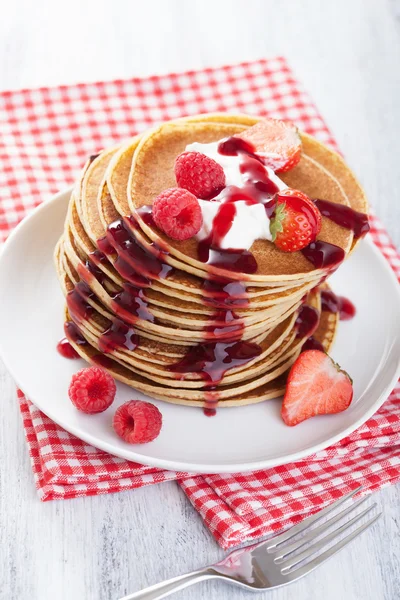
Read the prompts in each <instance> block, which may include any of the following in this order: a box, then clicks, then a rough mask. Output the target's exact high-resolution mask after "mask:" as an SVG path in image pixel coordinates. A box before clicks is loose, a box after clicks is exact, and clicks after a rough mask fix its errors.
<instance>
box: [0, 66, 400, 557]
mask: <svg viewBox="0 0 400 600" xmlns="http://www.w3.org/2000/svg"><path fill="white" fill-rule="evenodd" d="M220 110H223V111H230V112H246V113H249V114H257V115H268V116H272V117H276V118H283V119H285V118H287V119H291V120H293V121H295V122H296V123H297V124H298V125H299V127H300V128H301V129H302V130H304V131H307V132H308V133H310V134H311V135H314V136H315V137H317V138H318V139H320V140H321V141H323V142H325V143H327V144H330V145H331V146H333V147H335V142H334V140H333V138H332V135H331V134H330V132H329V130H328V129H327V127H326V125H325V124H324V122H323V120H322V118H321V116H320V114H319V113H318V111H317V110H316V108H315V106H314V105H313V103H312V102H311V100H310V98H309V97H308V95H307V94H306V93H305V91H304V90H303V88H302V86H301V85H300V84H299V83H298V82H297V81H296V79H295V78H294V76H293V74H292V72H291V70H290V68H289V67H288V65H287V63H286V61H285V59H284V58H282V57H277V58H273V59H268V60H266V59H263V60H258V61H254V62H247V63H241V64H238V65H229V66H223V67H219V68H213V69H204V70H201V71H189V72H186V73H174V74H170V75H163V76H154V77H148V78H143V79H138V78H133V79H129V80H123V81H122V80H119V81H112V82H100V83H91V84H80V85H73V86H60V87H56V88H41V89H36V90H21V91H15V92H4V93H2V94H0V241H2V240H4V239H5V238H6V237H7V235H8V233H9V232H10V231H11V229H12V228H13V227H14V226H15V225H16V224H17V223H18V222H19V221H20V220H21V218H22V217H24V216H25V215H26V214H27V213H28V212H29V211H30V210H31V209H32V208H33V207H34V206H36V205H37V204H39V203H40V202H42V201H43V200H45V199H46V198H49V197H50V196H51V195H52V194H53V193H55V192H57V191H58V190H60V189H62V188H63V187H65V186H66V185H68V184H71V183H72V182H73V180H74V178H75V177H76V175H77V173H78V171H79V169H80V168H81V166H82V164H83V162H84V160H85V158H86V156H88V155H89V154H93V153H94V152H96V151H98V150H99V149H101V148H103V147H105V146H110V145H112V144H114V143H116V142H121V140H123V139H124V138H127V137H130V136H132V135H134V134H136V133H138V132H140V131H143V130H144V129H146V128H148V127H149V126H151V125H154V124H156V123H158V122H161V121H164V120H166V119H171V118H175V117H180V116H184V115H187V114H196V113H201V112H211V111H220ZM371 224H372V229H371V235H372V238H373V240H374V242H375V244H376V245H377V246H378V248H379V249H380V250H381V252H382V253H383V255H384V256H385V257H386V259H387V260H388V262H389V263H390V265H391V267H392V268H393V270H394V271H395V273H396V275H397V277H398V278H399V279H400V258H399V255H398V254H397V252H396V249H395V247H394V246H393V244H392V243H391V241H390V239H389V238H388V236H387V234H386V232H385V230H384V228H383V227H382V225H381V224H380V223H379V221H378V220H377V219H376V217H374V216H373V217H372V218H371ZM19 401H20V408H21V414H22V417H23V424H24V429H25V434H26V439H27V442H28V446H29V452H30V456H31V461H32V467H33V472H34V476H35V481H36V486H37V489H38V491H39V495H40V498H41V499H42V500H51V499H61V498H74V497H77V496H82V495H94V494H104V493H110V492H117V491H122V490H128V489H133V488H136V487H142V486H144V485H149V484H153V483H160V482H163V481H166V480H172V479H177V480H178V481H179V484H180V485H181V487H182V489H183V490H184V492H185V493H186V494H187V496H188V498H189V499H190V501H191V502H192V504H193V505H194V507H195V508H196V509H197V510H198V511H199V513H200V514H201V516H202V518H203V519H204V521H205V523H206V525H207V526H208V527H209V529H210V531H211V532H212V534H213V535H214V537H215V538H216V540H217V541H218V543H219V544H221V546H223V547H224V548H229V547H232V546H236V545H238V544H240V543H242V542H245V541H249V540H253V539H256V538H258V537H260V536H262V535H267V534H270V533H271V532H274V531H277V530H278V529H280V528H282V527H285V526H287V525H290V524H292V523H295V522H297V521H299V520H300V519H301V518H302V517H303V516H304V515H305V514H308V513H310V512H313V511H316V510H318V509H320V508H321V507H322V506H324V505H325V504H327V503H328V502H330V501H331V500H332V499H334V498H336V497H338V496H340V495H342V494H345V493H347V492H348V491H350V489H352V488H354V487H356V486H357V485H358V484H359V483H360V482H361V483H363V484H364V486H365V491H371V490H374V489H379V488H381V487H383V486H385V485H388V484H389V483H393V482H395V481H398V480H399V479H400V387H399V386H397V387H396V388H395V390H394V391H393V392H392V394H391V396H390V398H389V399H388V400H387V402H386V403H385V404H384V405H383V406H382V408H381V409H380V411H379V412H378V413H376V414H375V415H374V416H373V418H371V419H370V420H369V421H368V422H367V423H365V424H364V425H363V426H362V427H360V428H359V429H358V430H357V431H355V432H354V433H353V434H352V435H350V436H349V437H347V438H345V439H344V440H342V441H341V442H339V443H338V444H336V445H335V446H332V447H330V448H328V449H326V450H324V451H322V452H319V453H318V454H315V455H313V456H310V457H308V458H307V459H306V460H303V461H301V462H298V463H295V464H290V465H284V466H282V467H276V468H273V469H268V470H265V471H259V472H256V473H249V474H233V475H207V476H191V475H189V474H187V473H176V472H172V471H162V470H158V469H155V468H152V467H144V466H142V465H138V464H135V463H132V462H129V461H126V460H123V459H119V458H116V457H113V456H110V455H108V454H106V453H104V452H102V451H100V450H98V449H96V448H93V447H92V446H90V445H88V444H86V443H84V442H82V441H81V440H78V439H77V438H76V437H74V436H73V435H71V434H69V433H67V432H66V431H64V430H63V429H62V428H61V427H59V426H58V425H56V424H55V423H54V422H52V421H51V419H49V418H48V417H46V416H45V415H44V414H43V413H41V412H40V411H39V410H38V409H37V408H36V407H35V406H34V405H33V404H32V403H30V402H29V400H27V399H26V398H25V397H24V395H23V394H22V393H21V392H20V393H19Z"/></svg>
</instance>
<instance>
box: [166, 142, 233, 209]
mask: <svg viewBox="0 0 400 600" xmlns="http://www.w3.org/2000/svg"><path fill="white" fill-rule="evenodd" d="M175 177H176V182H177V184H178V185H179V187H181V188H185V189H186V190H189V192H192V194H194V195H195V196H196V197H197V198H202V199H204V200H207V199H209V198H213V197H214V196H216V195H217V194H219V192H220V191H221V190H222V189H223V188H224V187H225V173H224V170H223V168H222V167H221V165H219V164H218V163H217V162H215V160H213V159H212V158H210V157H208V156H206V155H205V154H202V153H201V152H183V153H182V154H180V155H179V156H178V157H177V159H176V161H175Z"/></svg>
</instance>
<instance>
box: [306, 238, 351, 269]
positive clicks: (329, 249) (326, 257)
mask: <svg viewBox="0 0 400 600" xmlns="http://www.w3.org/2000/svg"><path fill="white" fill-rule="evenodd" d="M301 253H302V254H303V255H304V256H305V257H306V258H307V259H308V260H309V261H310V262H311V263H312V264H313V265H314V267H316V268H317V269H325V268H332V267H337V266H339V264H340V263H341V262H343V260H344V259H345V256H346V254H345V251H344V250H343V248H339V246H335V244H329V243H328V242H321V241H318V240H317V241H316V242H311V244H309V245H308V246H306V248H303V250H301Z"/></svg>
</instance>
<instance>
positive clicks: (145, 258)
mask: <svg viewBox="0 0 400 600" xmlns="http://www.w3.org/2000/svg"><path fill="white" fill-rule="evenodd" d="M127 222H128V224H129V226H131V227H132V226H133V223H135V220H134V219H133V218H128V219H127ZM97 244H98V246H99V248H100V250H101V251H102V252H104V253H105V254H107V255H115V254H117V259H116V262H115V263H114V266H115V268H116V269H117V271H118V272H119V273H120V274H121V275H122V276H123V277H125V275H126V274H128V275H130V278H129V281H132V279H135V280H139V279H140V278H143V277H144V278H145V281H146V280H147V279H165V278H166V277H168V276H169V275H171V273H173V271H174V268H173V267H171V266H170V265H168V264H167V263H165V262H163V261H162V258H163V257H164V256H165V255H166V253H165V252H164V251H162V250H161V249H160V248H159V247H158V246H157V245H156V244H155V243H152V244H151V251H150V250H149V249H148V248H146V247H145V246H144V245H142V244H141V243H140V242H138V240H137V239H136V238H135V237H134V235H133V234H132V233H131V231H130V229H129V227H128V225H127V223H126V222H125V221H124V219H118V220H117V221H114V223H111V225H109V226H108V228H107V234H106V240H104V238H102V239H100V240H98V242H97ZM137 275H139V279H138V277H137Z"/></svg>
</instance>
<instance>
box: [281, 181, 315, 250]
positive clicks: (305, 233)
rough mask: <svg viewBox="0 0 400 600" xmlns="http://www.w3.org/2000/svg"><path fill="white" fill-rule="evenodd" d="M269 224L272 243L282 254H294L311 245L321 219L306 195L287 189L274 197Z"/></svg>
mask: <svg viewBox="0 0 400 600" xmlns="http://www.w3.org/2000/svg"><path fill="white" fill-rule="evenodd" d="M274 200H275V201H276V207H275V212H274V215H273V218H272V219H271V222H270V231H271V234H272V241H273V242H274V243H275V246H277V247H278V248H279V249H280V250H283V252H296V251H297V250H301V249H302V248H305V247H306V246H308V244H311V242H313V241H314V240H315V238H316V237H317V235H318V234H319V232H320V229H321V222H322V217H321V213H320V212H319V210H318V208H317V207H316V206H315V204H314V202H312V201H311V200H310V198H309V197H308V196H306V194H303V192H299V191H298V190H293V189H290V188H287V189H285V190H282V191H281V192H279V193H278V194H276V195H275V196H274Z"/></svg>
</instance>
